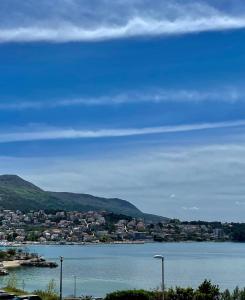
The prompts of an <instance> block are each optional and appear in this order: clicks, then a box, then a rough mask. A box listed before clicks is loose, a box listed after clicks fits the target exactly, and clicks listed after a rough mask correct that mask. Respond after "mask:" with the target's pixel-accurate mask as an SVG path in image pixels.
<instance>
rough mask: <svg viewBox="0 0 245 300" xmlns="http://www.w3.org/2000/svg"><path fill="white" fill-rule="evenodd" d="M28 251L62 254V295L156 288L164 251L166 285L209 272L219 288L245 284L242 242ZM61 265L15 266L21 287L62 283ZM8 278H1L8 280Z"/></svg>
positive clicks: (190, 282)
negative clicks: (61, 277)
mask: <svg viewBox="0 0 245 300" xmlns="http://www.w3.org/2000/svg"><path fill="white" fill-rule="evenodd" d="M28 249H29V251H31V252H36V253H38V254H41V255H43V256H44V257H45V258H47V259H48V260H52V261H56V262H59V257H60V256H63V257H64V268H63V269H64V272H63V289H64V295H72V294H73V293H74V280H75V277H74V276H76V281H77V295H92V296H96V297H101V296H104V295H105V294H106V293H109V292H111V291H115V290H122V289H138V288H144V289H156V288H158V287H159V286H160V284H161V261H160V260H157V259H154V258H153V256H154V255H155V254H162V255H164V257H165V281H166V286H167V287H171V286H183V287H187V286H192V287H197V286H198V285H199V284H200V283H201V282H202V281H203V280H204V279H205V278H207V279H210V280H212V281H213V282H214V283H216V284H219V286H220V287H221V289H225V288H229V289H233V288H235V287H236V286H237V285H238V286H239V287H244V286H245V244H242V243H208V242H205V243H191V242H189V243H149V244H148V243H146V244H139V245H136V244H134V245H130V244H123V245H102V244H99V245H86V246H84V245H81V246H71V245H59V246H53V245H52V246H51V245H47V246H44V245H35V246H28ZM59 271H60V270H59V268H57V269H42V268H20V269H15V270H12V271H11V273H12V274H13V273H15V274H16V277H17V278H18V284H19V287H20V288H23V287H24V288H25V289H26V290H29V291H33V290H35V289H45V288H46V286H47V284H48V283H49V282H50V280H52V279H54V280H55V283H56V286H57V289H58V288H59ZM7 280H8V278H7V277H6V278H3V277H2V278H0V284H1V286H3V285H4V284H6V281H7Z"/></svg>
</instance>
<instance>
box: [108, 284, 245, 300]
mask: <svg viewBox="0 0 245 300" xmlns="http://www.w3.org/2000/svg"><path fill="white" fill-rule="evenodd" d="M161 299H162V293H161V292H160V291H145V290H129V291H118V292H114V293H110V294H108V295H107V296H106V297H105V300H161ZM164 299H165V300H244V299H245V289H242V290H239V288H236V289H235V290H234V291H232V292H230V291H228V290H225V291H224V292H221V291H220V289H219V287H218V286H216V285H214V284H212V283H211V282H210V281H208V280H205V281H204V282H203V283H202V284H201V285H200V286H199V287H198V288H197V289H193V288H180V287H176V288H170V289H168V290H166V291H165V293H164Z"/></svg>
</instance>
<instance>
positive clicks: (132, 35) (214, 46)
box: [0, 0, 245, 222]
mask: <svg viewBox="0 0 245 300" xmlns="http://www.w3.org/2000/svg"><path fill="white" fill-rule="evenodd" d="M94 7H96V9H94ZM0 20H1V21H0V52H1V56H0V66H1V72H0V85H1V89H0V125H1V126H0V166H1V167H0V170H1V171H0V173H1V174H17V175H20V176H22V177H24V178H25V179H27V180H29V181H31V182H33V183H35V184H37V185H39V186H40V187H41V188H43V189H45V190H50V189H51V190H57V191H64V190H65V191H68V192H80V193H90V194H93V195H98V196H103V197H119V198H122V199H125V200H128V201H131V202H132V203H133V204H135V205H136V206H137V207H139V208H140V209H141V210H142V211H144V212H147V213H154V214H160V215H163V216H166V217H171V218H179V219H182V220H193V219H195V220H199V219H201V220H222V221H238V222H242V221H244V217H243V215H244V212H245V199H244V197H245V190H244V185H243V177H244V176H245V159H244V157H245V155H244V154H245V136H244V129H245V114H244V112H245V89H244V76H245V71H244V70H245V68H244V67H245V66H244V62H245V57H244V56H245V55H244V53H245V45H244V42H243V41H244V39H245V5H244V3H243V2H242V1H240V0H234V1H232V2H230V3H229V4H227V1H225V0H221V1H220V0H219V1H218V0H215V1H210V0H198V1H196V2H195V3H194V4H193V3H192V1H189V0H187V1H185V2H183V1H180V0H175V1H173V0H163V1H155V2H154V3H153V2H152V1H149V0H143V1H138V0H132V1H129V0H126V1H125V0H124V1H121V0H118V1H111V0H82V1H78V0H55V1H52V2H50V1H47V0H44V1H42V2H38V3H37V2H36V1H34V0H27V1H25V2H20V1H18V0H13V1H11V4H9V1H8V0H3V1H1V3H0Z"/></svg>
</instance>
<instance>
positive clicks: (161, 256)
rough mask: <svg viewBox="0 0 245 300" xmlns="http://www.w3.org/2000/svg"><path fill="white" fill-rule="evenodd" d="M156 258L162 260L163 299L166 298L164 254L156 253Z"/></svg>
mask: <svg viewBox="0 0 245 300" xmlns="http://www.w3.org/2000/svg"><path fill="white" fill-rule="evenodd" d="M154 258H157V259H161V260H162V300H164V256H163V255H155V256H154Z"/></svg>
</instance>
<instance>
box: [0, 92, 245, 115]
mask: <svg viewBox="0 0 245 300" xmlns="http://www.w3.org/2000/svg"><path fill="white" fill-rule="evenodd" d="M244 99H245V91H243V90H242V89H238V88H226V87H220V88H216V89H213V90H206V91H205V90H194V89H193V90H191V89H189V90H188V89H179V90H178V89H176V90H171V89H161V88H157V89H149V90H144V91H129V92H125V93H118V94H114V95H108V96H98V97H76V98H71V99H58V100H57V99H50V100H43V101H40V100H35V99H34V100H32V101H23V100H19V101H16V102H14V101H8V102H4V101H2V102H1V103H0V110H28V109H30V110H31V109H53V108H59V107H61V108H62V107H72V106H108V105H122V104H132V103H147V102H151V103H164V102H203V101H210V102H211V101H224V102H230V103H234V102H238V101H244Z"/></svg>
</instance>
